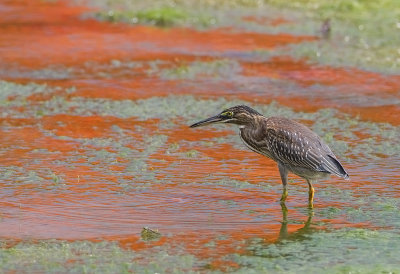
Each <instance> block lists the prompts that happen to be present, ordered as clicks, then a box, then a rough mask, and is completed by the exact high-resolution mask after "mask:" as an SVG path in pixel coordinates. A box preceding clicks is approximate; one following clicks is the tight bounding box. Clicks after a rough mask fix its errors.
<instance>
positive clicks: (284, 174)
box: [278, 163, 288, 203]
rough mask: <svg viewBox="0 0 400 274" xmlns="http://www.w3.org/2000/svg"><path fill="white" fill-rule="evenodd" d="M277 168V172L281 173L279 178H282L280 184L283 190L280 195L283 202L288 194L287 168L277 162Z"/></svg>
mask: <svg viewBox="0 0 400 274" xmlns="http://www.w3.org/2000/svg"><path fill="white" fill-rule="evenodd" d="M278 168H279V174H280V175H281V180H282V185H283V192H282V197H281V203H285V201H286V198H287V196H288V191H287V178H288V170H287V168H286V167H285V166H284V165H283V164H281V163H278Z"/></svg>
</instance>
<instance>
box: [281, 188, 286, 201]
mask: <svg viewBox="0 0 400 274" xmlns="http://www.w3.org/2000/svg"><path fill="white" fill-rule="evenodd" d="M287 196H288V191H287V189H286V188H284V189H283V192H282V197H281V204H282V202H283V203H285V201H286V198H287Z"/></svg>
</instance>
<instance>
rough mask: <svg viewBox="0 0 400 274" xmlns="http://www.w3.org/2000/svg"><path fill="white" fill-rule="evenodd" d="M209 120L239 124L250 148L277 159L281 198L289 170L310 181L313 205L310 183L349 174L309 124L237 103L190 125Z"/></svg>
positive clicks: (311, 188) (243, 137) (311, 191)
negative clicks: (261, 111)
mask: <svg viewBox="0 0 400 274" xmlns="http://www.w3.org/2000/svg"><path fill="white" fill-rule="evenodd" d="M212 123H231V124H236V125H239V128H240V132H239V135H240V138H241V139H242V141H243V142H244V143H245V144H246V146H247V147H248V148H250V149H251V150H253V151H255V152H257V153H260V154H262V155H264V156H266V157H268V158H271V159H272V160H274V161H275V162H277V163H278V168H279V173H280V175H281V179H282V184H283V193H282V197H281V201H282V202H284V201H285V200H286V197H287V177H288V173H289V172H292V173H294V174H296V175H298V176H300V177H302V178H304V179H306V181H307V183H308V185H309V204H310V206H311V207H312V203H313V198H314V188H313V187H312V183H313V182H314V181H317V180H319V179H322V178H325V177H327V176H329V174H335V175H337V176H339V177H341V178H345V179H347V178H348V177H349V175H348V174H347V172H346V171H345V170H344V168H343V166H342V165H341V164H340V162H339V161H338V160H337V158H336V156H335V155H334V154H333V152H332V151H331V149H330V148H329V147H328V145H326V144H325V143H324V142H323V140H322V139H321V138H320V137H319V136H318V135H317V134H316V133H314V132H313V131H311V130H310V129H309V128H308V127H306V126H304V125H302V124H300V123H298V122H295V121H293V120H290V119H287V118H283V117H265V116H263V115H262V114H260V113H258V112H257V111H255V110H254V109H252V108H250V107H248V106H244V105H240V106H235V107H231V108H228V109H226V110H224V111H222V112H221V113H220V114H218V115H216V116H213V117H210V118H208V119H205V120H203V121H200V122H198V123H195V124H193V125H191V126H190V127H198V126H204V125H208V124H212Z"/></svg>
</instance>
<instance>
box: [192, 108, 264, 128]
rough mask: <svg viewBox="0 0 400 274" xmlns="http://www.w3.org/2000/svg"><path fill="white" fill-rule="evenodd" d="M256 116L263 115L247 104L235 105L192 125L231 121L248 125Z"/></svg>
mask: <svg viewBox="0 0 400 274" xmlns="http://www.w3.org/2000/svg"><path fill="white" fill-rule="evenodd" d="M256 116H261V114H260V113H258V112H257V111H255V110H254V109H252V108H251V107H248V106H245V105H239V106H234V107H231V108H228V109H225V110H224V111H222V112H221V113H219V114H217V115H215V116H212V117H210V118H207V119H205V120H202V121H200V122H197V123H194V124H193V125H191V126H190V127H200V126H205V125H209V124H216V123H230V124H236V125H248V124H250V123H252V122H253V121H254V118H255V117H256Z"/></svg>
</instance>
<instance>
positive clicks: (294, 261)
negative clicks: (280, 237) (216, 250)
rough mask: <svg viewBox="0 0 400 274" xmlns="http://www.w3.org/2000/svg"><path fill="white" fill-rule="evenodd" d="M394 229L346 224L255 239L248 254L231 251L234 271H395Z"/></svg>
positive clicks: (396, 241)
mask: <svg viewBox="0 0 400 274" xmlns="http://www.w3.org/2000/svg"><path fill="white" fill-rule="evenodd" d="M399 244H400V236H399V235H398V234H397V233H393V232H386V231H376V230H369V229H353V228H346V229H341V230H337V231H327V232H315V233H312V234H306V235H302V237H301V238H299V239H298V240H296V239H291V240H284V241H282V242H280V243H276V244H268V245H265V244H263V243H262V242H260V241H254V243H253V244H250V245H249V247H248V251H249V254H248V255H230V256H228V257H227V259H230V260H233V261H234V262H236V263H238V264H239V265H240V266H241V267H240V269H239V270H238V271H236V272H235V273H259V272H260V271H261V272H263V271H267V272H269V271H273V272H275V273H299V272H301V273H317V272H321V271H323V272H324V273H348V271H350V272H351V273H353V272H354V273H397V272H398V271H399V270H400V266H399V264H398V257H399V256H400V253H399V252H400V250H399V249H398V246H399Z"/></svg>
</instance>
